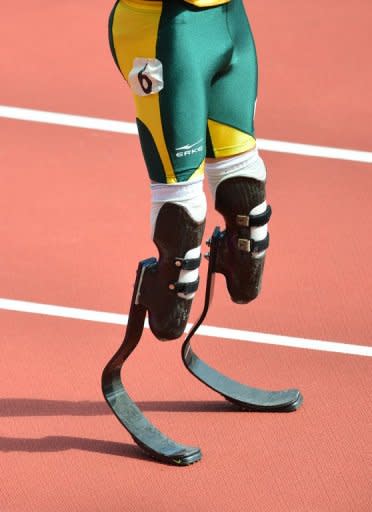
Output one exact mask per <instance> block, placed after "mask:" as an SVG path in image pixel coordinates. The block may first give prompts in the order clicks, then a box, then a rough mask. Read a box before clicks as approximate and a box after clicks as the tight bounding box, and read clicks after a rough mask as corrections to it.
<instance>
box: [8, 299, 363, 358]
mask: <svg viewBox="0 0 372 512" xmlns="http://www.w3.org/2000/svg"><path fill="white" fill-rule="evenodd" d="M1 309H2V310H7V311H17V312H22V313H33V314H38V315H48V316H54V317H62V318H73V319H78V320H88V321H91V322H101V323H106V324H115V325H127V323H128V315H123V314H118V313H108V312H104V311H94V310H91V309H78V308H70V307H63V306H55V305H52V304H40V303H36V302H25V301H20V300H11V299H2V298H0V310H1ZM146 327H147V328H148V324H146ZM190 327H191V325H190V324H188V326H187V329H186V332H188V331H189V330H190ZM197 334H198V335H202V336H210V337H214V338H224V339H228V340H237V341H250V342H254V343H262V344H266V345H280V346H284V347H291V348H305V349H310V350H320V351H323V352H336V353H339V354H351V355H357V356H366V357H372V347H368V346H363V345H350V344H348V343H338V342H334V341H322V340H312V339H306V338H295V337H292V336H282V335H277V334H265V333H260V332H252V331H243V330H238V329H226V328H224V327H213V326H210V325H202V326H201V327H200V328H199V330H198V332H197Z"/></svg>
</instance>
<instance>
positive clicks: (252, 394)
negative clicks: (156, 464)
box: [102, 205, 302, 466]
mask: <svg viewBox="0 0 372 512" xmlns="http://www.w3.org/2000/svg"><path fill="white" fill-rule="evenodd" d="M180 208H182V207H179V206H177V205H169V206H167V207H166V208H165V209H164V207H163V208H162V210H161V211H160V214H159V217H158V221H157V226H156V228H157V229H156V230H155V237H154V239H155V242H156V243H157V246H158V248H159V253H160V257H159V261H158V260H156V259H155V258H150V259H147V260H144V261H141V262H140V263H139V266H138V270H137V277H136V282H135V285H134V291H133V296H132V303H131V307H130V312H129V318H128V325H127V329H126V333H125V337H124V341H123V343H122V345H121V347H120V348H119V350H118V351H117V352H116V354H115V355H114V356H113V357H112V359H111V360H110V361H109V362H108V364H107V365H106V367H105V369H104V371H103V375H102V391H103V395H104V397H105V399H106V401H107V403H108V405H109V406H110V408H111V409H112V411H113V413H114V414H115V416H116V417H117V419H118V420H119V421H120V423H121V424H122V425H123V426H124V427H125V428H126V430H127V431H128V432H129V434H130V435H131V436H132V438H133V439H134V441H135V442H136V443H137V444H138V445H139V446H140V447H142V448H143V449H144V450H145V451H146V452H147V453H148V454H149V455H150V456H152V457H154V458H155V459H157V460H159V461H163V462H166V463H168V464H173V465H183V466H185V465H189V464H192V463H194V462H196V461H198V460H200V459H201V451H200V449H199V448H198V447H192V446H187V445H183V444H180V443H177V442H175V441H173V440H171V439H169V438H168V437H167V436H166V435H164V434H163V433H162V432H160V431H159V430H158V429H157V428H156V427H155V426H154V425H153V424H152V423H150V422H149V420H148V419H147V418H145V416H144V415H143V414H142V412H141V410H140V409H139V408H138V407H137V406H136V405H135V403H134V402H133V400H132V399H131V398H130V396H129V395H128V393H127V391H126V390H125V387H124V385H123V381H122V379H121V370H122V367H123V364H124V362H125V361H126V359H127V358H128V357H129V356H130V354H131V353H132V352H133V350H134V349H135V347H136V346H137V344H138V342H139V340H140V338H141V335H142V332H143V328H144V322H145V317H146V313H148V314H149V323H150V328H151V329H152V331H153V333H154V334H155V336H157V337H159V338H161V339H171V338H173V337H176V336H178V335H180V334H181V332H183V329H184V328H185V325H186V321H187V316H188V312H189V310H190V302H187V301H188V299H183V297H182V294H184V293H186V294H188V293H190V291H192V290H195V289H196V286H197V284H196V283H192V284H191V285H190V284H188V285H187V286H186V289H185V287H183V285H182V284H180V282H179V277H177V276H178V274H177V271H176V272H175V270H174V269H176V270H177V269H179V268H180V267H183V268H195V266H197V265H198V264H199V261H195V260H194V261H190V260H189V259H188V258H186V257H185V254H181V253H180V254H174V252H175V251H176V249H174V250H173V249H172V250H169V249H165V246H163V244H162V243H161V242H160V240H163V241H164V240H165V239H167V236H168V235H167V230H166V229H165V228H164V229H163V225H164V226H165V223H163V220H164V219H168V218H169V216H171V217H172V218H176V219H177V218H179V216H183V215H184V212H182V210H181V211H179V210H180ZM243 213H244V212H243ZM239 215H240V214H239ZM186 220H187V218H186ZM176 222H177V220H176ZM234 222H235V221H234ZM239 222H240V221H239ZM247 222H248V221H247V220H246V219H245V220H244V226H243V227H242V229H243V228H244V229H245V228H246V227H247V226H246V225H245V224H246V223H247ZM249 222H250V223H252V222H253V223H254V222H260V219H254V218H253V216H251V217H250V218H249ZM261 222H262V219H261ZM188 223H189V224H188V228H187V229H188V230H189V232H190V233H194V235H193V236H194V238H193V239H192V240H191V241H190V243H189V244H188V246H184V247H183V249H182V251H186V254H187V253H188V252H189V251H190V247H195V244H198V243H199V239H200V237H201V233H202V229H203V228H202V226H201V225H199V226H197V225H196V223H194V225H192V221H190V219H188ZM158 226H161V227H160V228H158ZM243 234H245V235H246V238H242V239H243V240H250V238H249V236H248V233H246V232H244V233H243ZM190 236H191V235H190ZM240 236H242V235H241V231H240V227H239V228H236V226H235V224H234V223H232V224H231V229H230V227H227V229H226V231H225V232H221V231H220V230H219V228H216V229H215V231H214V233H213V236H212V238H211V240H210V242H209V243H210V255H209V267H208V278H207V284H206V294H205V304H204V309H203V312H202V315H201V317H200V318H199V320H198V321H197V322H196V324H195V325H194V327H193V329H192V330H191V331H190V333H189V335H188V336H187V338H186V339H185V341H184V343H183V346H182V359H183V362H184V364H185V366H186V368H187V369H188V370H189V371H190V372H191V373H192V374H193V375H194V376H195V377H196V378H197V379H199V380H200V381H201V382H203V383H204V384H206V385H207V386H208V387H210V388H211V389H213V390H214V391H216V392H217V393H220V394H221V395H222V396H223V397H225V398H226V399H227V400H229V401H231V402H233V403H234V404H236V405H238V406H239V407H240V408H242V409H245V410H255V411H270V412H289V411H294V410H296V409H297V408H298V407H299V406H300V404H301V402H302V396H301V394H300V392H299V391H298V390H296V389H290V390H285V391H265V390H262V389H257V388H252V387H250V386H246V385H243V384H241V383H239V382H237V381H234V380H232V379H230V378H228V377H226V376H224V375H222V374H221V373H220V372H218V371H217V370H215V369H214V368H212V367H211V366H209V365H208V364H207V363H205V362H204V361H202V360H201V359H200V358H199V357H198V356H197V354H196V353H195V352H194V351H193V349H192V347H191V339H192V337H193V335H194V334H195V332H196V331H197V329H198V327H199V326H200V324H201V323H202V322H203V320H204V318H205V317H206V314H207V311H208V308H209V304H210V301H211V298H212V289H213V283H214V276H215V273H216V272H220V273H223V274H224V275H225V277H226V280H227V283H228V286H229V290H230V293H231V294H232V297H233V299H234V300H236V302H242V301H246V300H250V299H251V298H253V295H254V294H255V293H256V292H257V288H258V284H257V283H259V281H260V277H259V278H258V279H254V280H253V281H252V280H251V279H250V278H249V279H248V284H249V286H248V288H252V289H253V292H252V291H249V292H246V290H245V289H246V288H247V286H241V283H240V280H238V283H237V284H231V283H233V281H232V278H231V274H232V270H233V268H232V265H233V263H232V262H233V260H232V259H231V258H239V257H241V255H240V254H238V255H235V256H233V257H231V256H227V249H226V247H227V246H228V245H229V244H230V243H232V242H231V240H236V241H238V240H240V238H237V237H240ZM164 237H165V238H164ZM237 243H238V244H240V242H237ZM243 245H244V247H245V248H247V247H246V246H247V245H249V243H248V242H244V244H243ZM167 247H168V246H167ZM252 248H253V250H257V251H260V252H261V251H262V246H260V245H259V246H256V247H254V244H252V245H251V249H252ZM237 250H238V251H239V250H240V249H239V248H238V249H237ZM182 251H181V252H182ZM242 251H243V252H247V251H246V250H245V249H242ZM176 252H177V251H176ZM258 254H259V253H258ZM261 263H262V262H261ZM245 272H246V269H244V271H242V277H244V276H245ZM164 282H165V283H166V286H167V290H166V291H165V288H164V289H162V288H161V286H162V283H164ZM252 283H253V284H252ZM156 288H158V290H156ZM170 293H173V295H169V294H170ZM180 295H181V296H180ZM186 296H187V295H186ZM154 297H155V298H154ZM156 297H157V298H156ZM172 301H173V302H172ZM185 301H186V302H185ZM164 305H166V306H167V307H170V309H171V310H172V312H171V314H170V318H171V320H169V319H168V318H167V316H166V315H165V316H164V313H163V311H165V309H164ZM177 311H179V319H180V320H179V319H178V317H177ZM163 322H165V323H166V325H168V327H167V328H166V329H164V328H163V327H162V325H163V324H162V323H163ZM167 329H169V331H168V330H167Z"/></svg>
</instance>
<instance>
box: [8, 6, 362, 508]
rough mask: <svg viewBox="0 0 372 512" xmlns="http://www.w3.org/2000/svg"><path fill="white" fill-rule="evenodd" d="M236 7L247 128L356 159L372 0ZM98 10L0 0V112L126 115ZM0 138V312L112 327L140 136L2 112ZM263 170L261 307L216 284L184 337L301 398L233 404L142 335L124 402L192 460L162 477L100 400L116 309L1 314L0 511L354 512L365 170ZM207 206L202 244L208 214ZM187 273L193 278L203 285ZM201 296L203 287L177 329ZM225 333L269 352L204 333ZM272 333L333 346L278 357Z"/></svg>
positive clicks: (277, 157) (143, 227) (127, 256)
mask: <svg viewBox="0 0 372 512" xmlns="http://www.w3.org/2000/svg"><path fill="white" fill-rule="evenodd" d="M245 3H246V5H247V10H248V13H249V15H250V20H251V24H252V28H253V31H254V34H255V39H256V44H257V48H258V55H259V65H260V89H259V102H258V109H257V121H256V129H257V136H258V137H262V138H265V139H272V140H279V141H289V142H299V143H303V144H313V145H319V146H331V147H337V148H345V149H355V150H360V151H365V152H371V151H372V140H371V137H370V127H371V126H372V79H371V66H370V65H368V63H369V61H370V41H369V37H370V36H369V31H370V30H369V29H370V21H369V20H370V19H371V15H372V7H371V3H370V1H368V0H356V1H355V2H354V3H353V5H350V3H349V2H346V1H345V0H338V1H336V0H328V1H327V2H324V1H321V0H317V1H315V2H312V3H311V4H307V3H306V2H295V1H294V0H287V1H286V2H284V3H283V2H279V1H277V0H266V1H265V2H258V1H256V0H252V1H250V2H245ZM110 8H111V3H110V2H109V1H107V0H90V1H89V2H82V1H77V0H76V1H74V2H70V1H64V2H44V1H41V0H32V1H31V2H27V3H24V4H23V5H22V7H21V9H19V10H18V5H16V4H15V3H14V2H13V1H10V0H2V4H1V19H0V30H1V34H2V44H1V47H0V62H1V71H0V74H1V85H0V105H5V106H13V107H18V108H20V107H24V108H28V109H35V110H41V111H52V112H61V113H66V114H76V115H83V116H89V117H99V118H104V119H113V120H121V121H127V122H133V121H134V110H133V106H132V101H131V98H130V95H129V92H128V90H127V88H126V86H125V84H124V83H123V81H122V79H121V78H120V75H119V74H118V72H117V71H116V69H115V66H114V64H113V62H112V59H111V55H110V52H109V47H108V43H107V40H106V38H107V35H106V32H107V17H108V13H109V11H110ZM0 133H1V138H0V216H1V219H2V222H1V223H0V262H1V265H0V299H7V300H14V301H25V302H27V303H29V304H42V305H43V304H44V305H56V306H61V307H62V306H66V307H69V308H79V310H82V311H86V310H94V311H96V312H111V313H118V314H122V315H124V314H127V313H128V308H129V302H130V297H131V293H132V285H133V282H134V277H135V276H134V274H135V270H136V267H137V262H138V261H139V260H140V259H143V258H146V257H149V256H156V252H155V250H154V247H153V245H152V243H151V241H150V234H149V220H148V219H149V199H150V194H149V187H148V182H147V176H146V171H145V169H144V165H143V162H142V157H141V154H140V147H139V142H138V137H137V136H136V135H133V134H132V135H131V134H120V133H111V132H109V131H108V132H104V131H101V130H98V129H97V130H87V129H81V128H72V127H66V126H60V125H58V124H56V125H48V124H45V123H34V122H29V121H22V120H14V119H13V120H12V119H7V118H5V117H0ZM262 156H263V157H264V159H265V162H266V164H267V167H268V172H269V181H268V194H269V198H270V203H271V205H272V207H273V212H274V215H273V218H272V221H271V223H270V231H271V248H270V251H269V253H268V257H267V265H266V274H265V279H264V286H263V290H262V294H261V295H260V297H259V298H258V300H257V301H255V302H254V303H252V304H251V305H249V306H247V307H245V306H237V305H234V304H232V303H231V302H230V300H229V298H228V296H227V292H226V290H225V285H224V283H223V280H222V278H220V277H218V278H217V282H216V289H215V294H214V295H215V297H214V300H213V303H212V306H211V308H210V312H209V314H208V317H207V321H206V323H207V324H208V325H209V326H212V327H215V328H217V330H216V331H213V330H212V329H211V328H210V329H209V330H207V331H208V332H207V333H206V335H204V334H200V335H198V336H197V337H196V338H195V342H194V343H195V347H196V349H197V352H198V353H199V354H200V356H201V357H203V359H205V360H207V361H208V362H210V363H211V364H213V365H214V366H215V367H217V368H218V369H219V370H221V371H223V372H224V373H226V374H228V375H229V376H231V377H233V378H235V379H238V380H240V381H241V382H243V383H247V384H250V385H253V386H257V387H263V388H266V389H280V388H290V387H298V388H299V389H300V390H301V392H302V393H303V395H304V397H305V400H304V404H303V406H302V407H301V408H300V409H299V410H298V411H296V412H294V413H290V414H273V413H265V414H262V413H252V412H241V411H239V410H237V409H236V408H235V407H234V406H233V405H232V404H229V403H227V402H225V401H224V400H223V399H222V398H221V397H220V396H219V395H216V394H215V393H213V392H212V391H211V390H209V389H208V388H206V387H204V386H202V385H201V383H200V382H198V381H197V380H196V379H194V378H193V377H192V376H191V375H190V374H188V373H187V372H186V370H185V369H184V367H183V365H182V361H181V356H180V349H181V340H180V341H176V342H172V343H159V342H157V341H156V340H154V338H153V336H152V335H151V333H150V332H149V330H148V329H145V331H144V335H143V339H142V340H141V342H140V344H139V346H138V348H137V349H136V351H135V352H134V354H133V356H131V357H130V359H129V360H128V362H127V363H126V377H125V378H126V384H127V388H128V391H129V393H130V394H131V396H132V397H133V398H134V399H135V400H136V402H137V404H138V405H139V406H140V408H141V409H142V410H143V412H144V413H145V414H146V415H147V416H148V418H149V419H151V421H152V422H153V423H154V424H155V425H156V426H157V427H158V428H160V429H161V430H162V431H163V432H165V433H166V434H167V435H169V436H170V437H172V438H173V439H176V440H179V441H180V442H184V443H187V444H190V445H195V446H200V447H201V449H202V453H203V459H202V461H201V462H198V463H197V464H194V465H192V466H190V467H187V468H176V467H170V466H166V465H163V464H160V463H158V462H156V461H154V460H151V459H149V458H148V457H147V456H146V455H145V454H144V453H143V452H142V451H141V450H140V449H139V448H138V447H137V445H135V444H134V443H133V441H132V439H131V438H130V436H129V435H128V434H127V432H126V431H125V430H124V429H123V428H122V427H121V426H120V425H119V423H118V422H117V421H116V420H115V418H114V416H113V415H112V413H111V412H110V410H109V409H108V407H107V405H106V404H105V403H104V400H103V398H102V395H101V390H100V377H101V372H102V368H103V367H104V365H105V364H106V362H107V361H108V360H109V358H110V357H111V355H112V354H113V353H114V351H115V350H116V349H117V348H118V346H119V344H120V342H121V339H122V336H123V331H124V327H123V325H122V324H123V323H125V322H124V321H122V317H120V318H121V320H120V319H119V320H118V321H115V320H113V321H109V322H108V323H103V322H101V321H99V318H98V316H97V315H98V314H97V315H96V316H95V317H94V315H93V318H92V319H91V320H83V319H82V318H81V317H79V315H78V316H77V318H75V319H72V318H67V317H57V316H56V315H54V314H51V315H50V314H47V313H46V310H45V308H43V307H42V306H40V307H39V306H38V308H36V309H37V310H38V314H31V313H27V312H24V311H21V310H19V311H10V310H9V307H8V306H6V305H5V301H3V302H2V303H1V301H0V326H1V329H0V345H1V358H0V376H1V377H0V511H1V512H31V511H32V512H34V511H37V512H88V511H89V512H92V511H99V512H119V511H120V512H123V511H124V512H132V511H133V512H141V511H151V512H164V511H166V512H173V511H179V510H188V511H189V512H204V511H205V512H210V511H214V510H221V511H226V512H240V511H241V512H243V511H251V512H269V511H271V512H369V511H370V510H372V496H371V485H370V471H368V457H367V453H368V451H370V449H369V447H370V444H371V434H370V430H369V429H368V424H370V423H371V416H372V414H371V401H370V389H371V384H372V383H371V374H372V372H371V358H370V357H368V355H370V346H371V344H372V343H371V341H372V340H371V330H372V314H371V306H370V304H371V290H372V270H371V264H370V254H371V253H372V242H371V237H370V236H369V233H371V232H372V215H371V206H370V205H371V202H370V201H371V200H370V197H371V193H370V192H371V190H372V166H371V164H368V163H361V162H353V161H345V160H342V159H328V158H316V157H309V156H299V155H294V154H286V153H277V152H268V151H262ZM206 188H207V187H206ZM206 192H208V191H207V190H206ZM208 202H209V209H208V221H207V222H208V224H207V231H206V234H211V233H212V230H213V228H214V226H215V225H217V224H221V219H220V218H219V217H218V216H217V215H216V213H215V212H214V210H213V205H212V203H211V200H210V198H209V196H208ZM205 273H206V265H205V264H203V268H202V270H201V279H202V281H203V283H204V280H205ZM202 289H203V285H202V286H201V288H200V290H202ZM202 302H203V293H202V291H200V293H199V294H198V296H197V299H196V301H195V304H194V306H193V310H192V315H191V321H194V320H195V319H196V318H197V316H198V312H199V311H200V309H201V306H202ZM1 304H3V305H2V306H1ZM15 309H16V308H15ZM66 316H68V315H66ZM225 328H229V329H233V330H235V331H234V332H236V330H239V332H241V331H243V332H246V331H252V332H253V333H267V334H268V335H277V338H276V339H277V340H279V341H278V342H277V343H276V342H275V343H274V344H266V343H258V342H252V341H243V340H242V339H239V335H238V339H237V340H234V339H232V338H228V337H227V338H223V336H220V334H219V335H213V332H216V333H222V329H225ZM241 336H242V335H241ZM280 336H282V337H288V338H289V339H292V340H295V341H296V340H300V339H306V340H310V342H311V340H318V341H320V342H327V341H332V342H337V343H339V344H340V345H341V349H342V346H345V351H344V352H345V353H342V352H343V351H342V350H341V352H340V353H336V352H334V351H333V352H332V351H327V350H326V346H325V345H324V346H323V345H322V344H321V343H320V344H319V346H317V349H316V350H315V349H314V350H312V349H303V348H296V345H295V346H294V347H288V346H282V345H281V344H280ZM283 339H284V338H283ZM256 341H257V340H256ZM310 344H311V343H310ZM347 346H359V347H362V349H363V350H365V352H363V354H364V355H351V354H348V353H346V352H347V351H346V347H347ZM322 347H324V349H323V348H322ZM314 348H315V345H314Z"/></svg>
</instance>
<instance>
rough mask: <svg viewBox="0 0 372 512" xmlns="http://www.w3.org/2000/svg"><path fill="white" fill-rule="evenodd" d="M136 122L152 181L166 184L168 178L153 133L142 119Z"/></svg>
mask: <svg viewBox="0 0 372 512" xmlns="http://www.w3.org/2000/svg"><path fill="white" fill-rule="evenodd" d="M136 122H137V127H138V133H139V137H140V142H141V147H142V152H143V156H144V159H145V163H146V166H147V169H148V172H149V176H150V179H151V180H153V181H156V182H158V183H166V176H165V172H164V167H163V163H162V161H161V158H160V155H159V152H158V148H157V147H156V144H155V141H154V139H153V137H152V135H151V132H150V130H149V129H148V128H147V126H146V125H145V124H144V123H143V122H142V121H141V120H140V119H138V118H137V119H136Z"/></svg>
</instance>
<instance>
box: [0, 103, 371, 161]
mask: <svg viewBox="0 0 372 512" xmlns="http://www.w3.org/2000/svg"><path fill="white" fill-rule="evenodd" d="M0 117H4V118H7V119H16V120H18V121H33V122H37V123H48V124H57V125H60V126H71V127H75V128H86V129H90V130H101V131H107V132H114V133H125V134H127V135H136V134H137V133H138V131H137V127H136V124H135V123H128V122H124V121H114V120H110V119H102V118H98V117H87V116H77V115H71V114H61V113H58V112H46V111H44V110H33V109H28V108H18V107H9V106H5V105H0ZM257 145H258V147H259V149H262V150H264V151H274V152H278V153H289V154H293V155H303V156H315V157H320V158H334V159H337V160H350V161H353V162H364V163H372V152H371V151H357V150H354V149H342V148H333V147H327V146H314V145H310V144H298V143H294V142H285V141H280V140H268V139H257Z"/></svg>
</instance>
